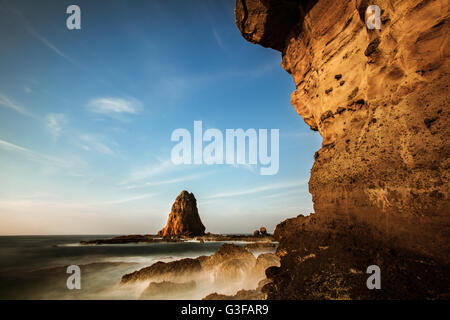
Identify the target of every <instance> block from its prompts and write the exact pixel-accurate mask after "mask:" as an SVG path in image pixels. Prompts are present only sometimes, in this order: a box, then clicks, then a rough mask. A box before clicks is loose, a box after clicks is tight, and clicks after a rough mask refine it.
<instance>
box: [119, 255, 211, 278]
mask: <svg viewBox="0 0 450 320" xmlns="http://www.w3.org/2000/svg"><path fill="white" fill-rule="evenodd" d="M201 259H202V257H199V258H197V259H191V258H185V259H181V260H175V261H171V262H162V261H158V262H156V263H154V264H152V265H151V266H149V267H145V268H142V269H140V270H137V271H135V272H132V273H129V274H126V275H124V276H123V277H122V280H121V283H122V284H125V283H133V282H136V281H144V280H150V279H151V280H170V281H172V280H176V279H179V278H182V277H192V276H195V275H196V274H197V273H199V272H200V271H201V269H202V266H201V263H200V261H201Z"/></svg>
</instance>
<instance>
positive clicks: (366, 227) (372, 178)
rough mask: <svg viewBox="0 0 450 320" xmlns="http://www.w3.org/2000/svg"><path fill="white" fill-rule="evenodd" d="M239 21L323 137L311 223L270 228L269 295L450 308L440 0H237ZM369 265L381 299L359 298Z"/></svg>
mask: <svg viewBox="0 0 450 320" xmlns="http://www.w3.org/2000/svg"><path fill="white" fill-rule="evenodd" d="M369 4H376V5H378V6H379V7H380V8H381V10H382V15H381V21H382V25H381V30H368V29H367V28H366V25H365V18H366V17H365V11H366V8H367V6H368V5H369ZM282 17H285V18H284V19H283V18H282ZM236 25H237V27H238V28H239V29H240V31H241V33H242V35H243V36H244V38H246V39H247V40H249V41H251V42H253V43H258V44H260V45H262V46H265V47H270V48H273V49H276V50H279V51H281V52H282V57H283V60H282V67H283V68H284V69H285V70H286V71H287V72H289V73H290V74H291V75H292V77H293V80H294V82H295V85H296V90H295V91H294V92H293V93H292V96H291V102H292V105H293V106H294V108H295V109H296V111H297V112H298V114H299V115H300V116H301V117H302V118H303V119H304V121H305V122H306V123H307V124H308V125H309V126H310V127H311V129H312V130H315V131H318V132H319V133H320V135H321V136H322V137H323V144H322V148H321V149H320V150H319V151H318V152H316V154H315V163H314V166H313V168H312V170H311V178H310V182H309V189H310V192H311V194H312V197H313V202H314V209H315V212H316V213H315V214H314V215H312V216H310V217H307V218H304V217H297V218H294V219H289V220H287V221H285V222H283V223H282V224H281V225H279V226H278V227H277V230H276V232H275V237H276V239H277V240H279V241H280V246H279V248H278V254H279V255H280V256H282V263H281V268H279V269H276V268H271V272H270V275H271V276H270V277H271V278H272V279H273V283H272V284H269V285H266V287H265V292H266V293H267V294H268V297H269V298H318V299H321V298H409V297H411V298H421V297H431V298H433V297H447V298H448V296H449V295H448V290H449V289H448V283H449V277H450V269H449V262H450V258H449V253H450V248H449V243H450V215H449V210H448V207H449V200H448V193H449V188H448V185H449V176H450V170H449V165H450V162H449V153H450V145H449V143H448V137H449V134H450V132H449V131H450V129H449V126H448V124H449V115H450V108H449V101H450V99H449V90H448V85H449V82H450V81H449V80H450V79H449V55H450V49H449V45H448V34H449V28H448V25H449V8H448V2H447V1H440V0H434V1H433V0H425V1H418V0H408V1H400V0H396V1H382V0H374V1H370V3H369V1H365V0H342V1H331V0H319V1H300V0H297V1H276V0H237V1H236ZM371 264H378V265H380V267H381V270H382V277H383V279H386V280H383V288H384V289H383V290H372V291H369V290H367V288H366V284H365V280H366V279H367V275H366V274H365V270H366V268H367V266H368V265H371Z"/></svg>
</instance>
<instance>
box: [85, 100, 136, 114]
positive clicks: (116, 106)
mask: <svg viewBox="0 0 450 320" xmlns="http://www.w3.org/2000/svg"><path fill="white" fill-rule="evenodd" d="M87 108H88V110H89V111H91V112H93V113H98V114H103V115H118V114H131V115H135V114H138V113H139V112H140V110H141V109H142V104H141V102H139V101H138V100H136V99H122V98H97V99H93V100H91V101H90V102H89V103H88V105H87Z"/></svg>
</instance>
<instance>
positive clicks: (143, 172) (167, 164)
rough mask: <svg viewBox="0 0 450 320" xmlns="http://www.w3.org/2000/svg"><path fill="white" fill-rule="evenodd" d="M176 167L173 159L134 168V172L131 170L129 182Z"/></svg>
mask: <svg viewBox="0 0 450 320" xmlns="http://www.w3.org/2000/svg"><path fill="white" fill-rule="evenodd" d="M176 167H177V166H175V165H174V164H173V163H172V161H171V160H166V161H161V162H160V163H158V164H156V165H150V166H146V167H143V168H139V169H137V170H134V171H133V172H131V174H130V179H129V181H128V182H130V181H138V180H143V179H146V178H150V177H153V176H156V175H159V174H161V173H164V172H168V171H170V170H173V169H175V168H176Z"/></svg>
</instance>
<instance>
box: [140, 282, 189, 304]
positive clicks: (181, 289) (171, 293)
mask: <svg viewBox="0 0 450 320" xmlns="http://www.w3.org/2000/svg"><path fill="white" fill-rule="evenodd" d="M195 288H196V284H195V281H189V282H183V283H174V282H170V281H162V282H150V284H149V285H148V287H147V288H146V289H145V290H144V291H143V292H142V294H141V296H140V299H147V300H156V299H158V300H161V299H167V298H168V297H170V298H171V299H173V298H174V297H175V298H176V296H177V295H184V294H186V293H188V292H189V291H192V290H194V289H195Z"/></svg>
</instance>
